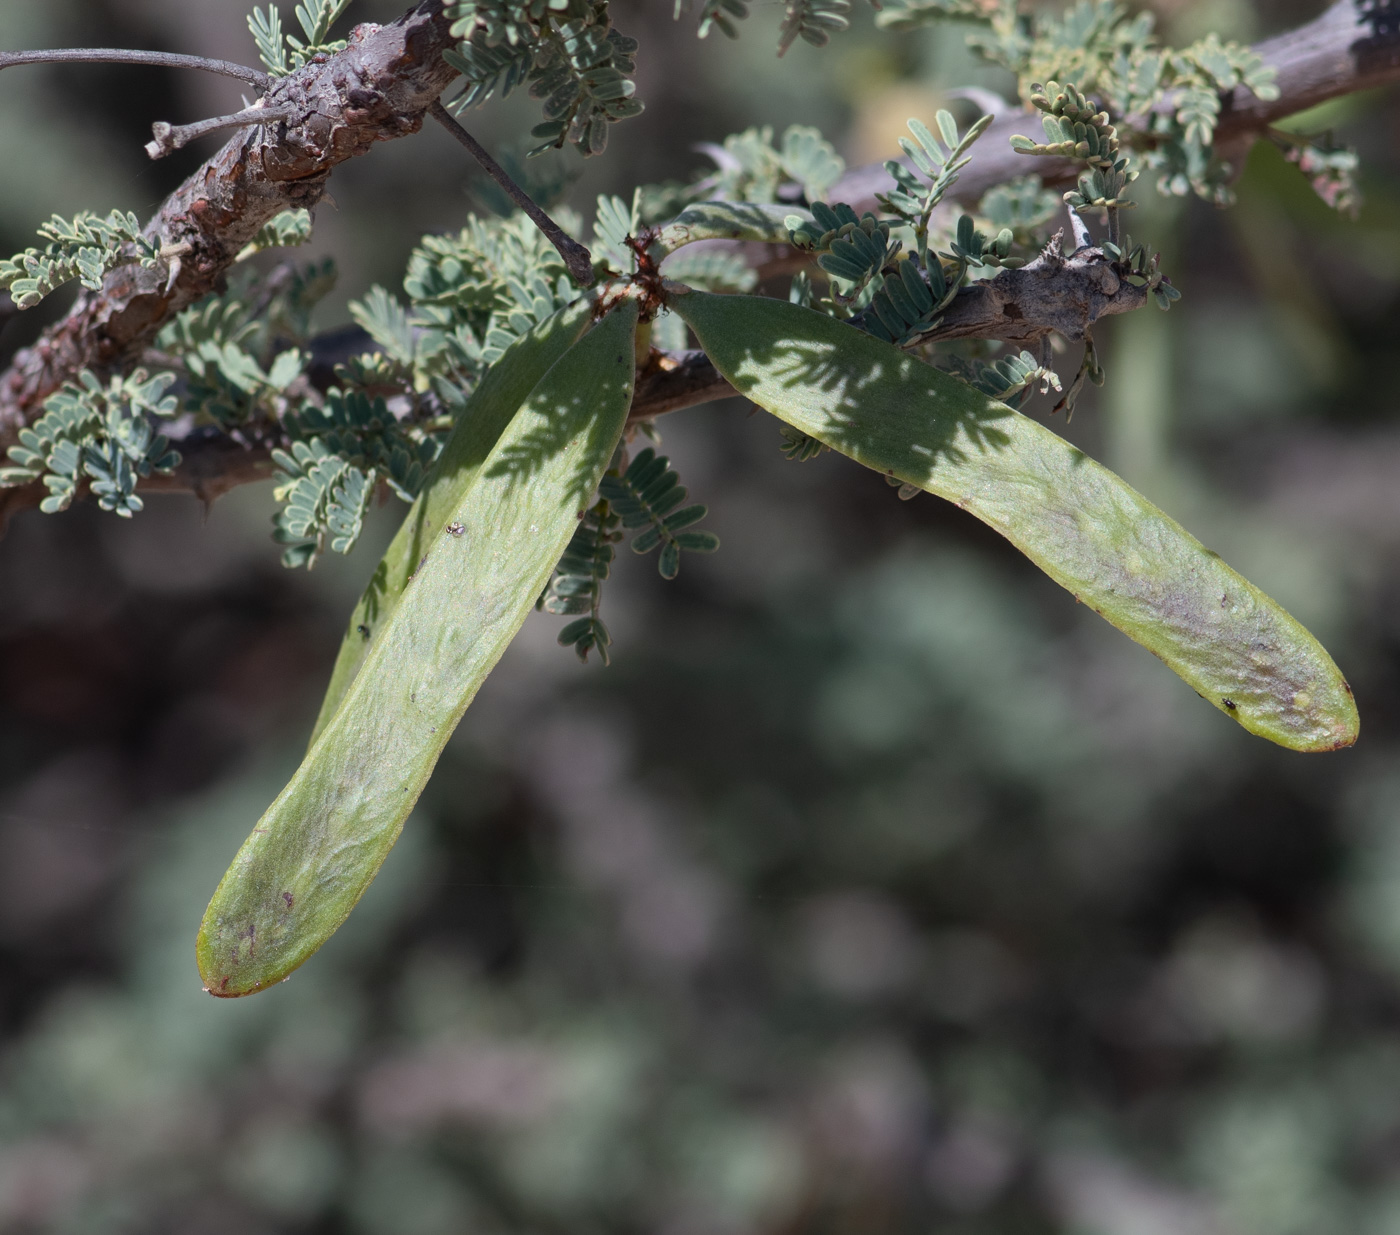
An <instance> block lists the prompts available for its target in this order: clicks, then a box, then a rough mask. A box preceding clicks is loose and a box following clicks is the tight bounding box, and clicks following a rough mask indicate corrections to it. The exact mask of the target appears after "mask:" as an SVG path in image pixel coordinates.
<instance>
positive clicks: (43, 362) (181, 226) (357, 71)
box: [0, 0, 457, 455]
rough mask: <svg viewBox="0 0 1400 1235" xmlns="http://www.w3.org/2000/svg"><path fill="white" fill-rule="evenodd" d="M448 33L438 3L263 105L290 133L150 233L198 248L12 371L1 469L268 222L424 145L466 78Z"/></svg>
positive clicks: (58, 331) (215, 284)
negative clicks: (330, 186)
mask: <svg viewBox="0 0 1400 1235" xmlns="http://www.w3.org/2000/svg"><path fill="white" fill-rule="evenodd" d="M448 25H449V23H448V21H447V19H446V18H445V17H444V15H443V5H442V3H441V0H426V2H425V3H421V4H418V5H417V6H415V7H414V8H413V9H412V10H411V11H410V12H409V13H407V14H406V15H405V16H404V17H402V18H400V19H399V20H398V21H396V22H394V23H392V24H391V25H388V26H374V25H362V26H358V27H356V29H355V30H354V32H353V33H352V34H351V37H350V45H349V46H348V47H347V48H346V49H345V50H344V51H342V52H340V53H338V54H337V55H335V56H332V57H324V58H322V59H321V62H320V63H313V64H308V65H307V66H305V67H304V68H302V69H300V70H299V71H297V72H296V73H293V74H291V75H290V76H288V77H284V78H281V79H280V80H276V81H274V82H273V83H272V85H271V88H270V89H269V90H268V92H267V94H266V95H265V96H264V98H263V100H261V102H262V104H263V106H264V107H265V108H267V109H269V110H271V109H277V110H283V111H288V112H290V113H291V114H292V116H293V119H291V120H290V121H286V122H283V123H280V124H275V125H267V126H262V127H258V128H250V129H245V130H242V131H240V132H239V133H238V135H237V136H235V137H234V138H233V140H231V141H230V142H228V144H227V145H225V146H224V148H223V149H222V150H220V151H219V153H218V154H216V155H215V156H214V157H213V158H212V159H210V160H209V161H208V162H207V163H206V164H205V165H204V166H203V167H201V168H200V169H199V171H197V172H195V174H194V175H193V176H191V177H190V178H189V179H188V180H187V181H185V183H184V184H183V185H181V186H180V188H179V189H178V190H176V192H175V193H173V194H172V195H171V196H170V197H169V198H168V199H167V200H166V202H165V204H164V205H163V206H162V207H161V210H160V213H159V214H157V215H156V217H155V218H154V219H152V220H151V222H150V224H149V225H148V226H147V228H146V234H147V235H148V236H150V237H151V238H153V239H157V238H158V239H159V240H160V242H161V243H162V245H165V246H170V247H171V248H179V247H183V246H186V245H187V246H189V247H188V251H187V252H185V253H184V255H183V256H182V257H181V258H180V259H179V262H178V266H172V267H164V268H162V267H157V268H155V269H152V270H145V269H142V268H141V267H140V266H136V265H133V266H124V267H121V268H119V269H118V270H115V271H113V272H112V273H111V274H110V275H109V276H108V277H107V280H106V282H105V284H104V286H103V288H102V290H101V291H100V292H88V293H84V294H83V295H82V296H80V297H79V299H78V302H77V304H75V305H74V307H73V310H72V312H70V313H69V314H68V316H67V317H66V318H65V319H64V320H63V321H62V322H59V323H58V324H57V325H56V326H54V327H52V328H51V329H50V330H48V331H47V332H46V333H45V334H44V336H43V337H42V338H41V339H40V340H39V342H38V343H36V344H35V345H34V346H33V347H31V348H28V349H26V350H25V351H22V352H20V353H19V354H18V355H17V356H16V357H15V358H14V361H13V362H12V364H11V365H10V368H9V371H8V372H7V373H6V374H5V376H4V378H3V380H2V381H0V455H3V453H4V450H5V449H6V448H7V447H8V446H9V445H10V444H11V443H12V442H13V441H14V435H15V433H16V432H17V430H18V429H19V428H20V427H21V426H23V425H24V424H25V423H27V422H28V421H30V420H32V419H34V417H35V416H36V415H37V414H38V412H39V409H40V408H41V407H42V404H43V401H44V400H45V399H46V398H47V397H48V396H49V395H51V394H52V393H53V392H54V391H55V390H57V389H58V388H59V387H60V386H62V385H63V383H64V382H66V381H69V380H71V379H72V378H73V377H74V376H75V375H76V374H77V373H78V372H79V371H81V370H82V369H84V368H92V369H97V370H103V369H111V368H115V367H119V366H121V365H122V364H123V363H125V362H127V361H129V360H130V359H132V358H134V357H135V356H138V355H139V354H140V352H141V350H142V349H143V348H144V347H145V346H146V345H147V344H148V343H149V342H150V341H151V339H152V338H153V337H154V336H155V334H156V332H157V331H158V330H159V329H160V327H161V326H163V325H164V324H165V323H166V322H167V321H168V320H169V319H170V318H171V317H172V316H173V315H174V314H176V313H178V312H179V311H180V310H182V309H184V308H186V307H188V306H189V305H191V304H193V303H194V302H195V301H197V300H199V299H201V298H202V297H204V296H206V295H208V294H209V293H210V292H212V291H216V290H217V289H218V288H219V286H220V284H221V282H222V279H223V277H224V274H225V272H226V271H227V270H228V268H229V267H230V266H231V265H232V264H233V261H234V259H235V257H236V256H237V255H238V253H239V251H240V250H241V249H242V248H243V247H244V246H245V245H246V244H247V243H248V242H249V241H251V240H252V239H253V237H254V236H256V235H257V233H258V231H259V230H260V229H261V228H262V226H263V225H264V224H265V223H267V222H268V221H269V220H270V219H272V218H273V217H274V216H276V215H278V214H280V213H281V212H282V211H284V210H289V209H293V208H296V207H307V208H311V207H314V206H315V205H316V204H317V203H318V202H319V201H320V200H321V198H322V196H323V195H324V194H325V191H326V182H327V180H328V179H329V178H330V174H331V171H332V170H333V169H334V168H335V167H336V165H337V164H339V163H343V162H344V161H345V160H346V159H350V158H354V157H355V156H356V155H361V154H364V153H366V152H367V151H368V150H369V149H370V148H371V147H372V146H373V145H374V144H375V143H376V142H380V141H388V140H390V139H392V138H396V137H403V136H405V135H406V134H409V133H416V132H417V131H418V130H419V129H420V128H421V127H422V124H423V116H424V114H425V113H426V112H427V110H428V108H430V107H431V106H432V104H433V103H434V102H435V101H436V100H437V97H438V96H439V95H440V94H441V93H442V92H443V90H444V89H446V88H447V86H448V85H449V84H450V82H451V81H452V79H453V78H454V77H455V76H456V75H457V74H456V71H455V70H454V69H452V68H451V67H450V66H449V65H448V64H447V63H446V61H445V60H444V59H443V57H442V52H443V51H444V49H446V48H448V47H450V46H452V45H453V43H454V40H453V39H452V38H451V36H450V35H449V33H448ZM172 273H173V274H174V277H173V278H171V274H172Z"/></svg>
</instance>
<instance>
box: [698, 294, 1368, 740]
mask: <svg viewBox="0 0 1400 1235" xmlns="http://www.w3.org/2000/svg"><path fill="white" fill-rule="evenodd" d="M670 308H671V309H672V311H673V312H675V313H678V314H679V315H680V316H681V317H682V318H683V319H684V320H685V321H686V323H687V324H688V325H689V326H690V328H691V329H692V330H694V331H695V334H696V337H697V338H698V339H699V340H700V346H701V347H703V348H704V349H705V352H706V354H707V355H708V356H709V357H710V359H711V360H712V361H713V362H714V364H715V367H716V368H718V369H719V371H720V372H721V373H723V374H724V376H725V377H726V378H727V379H728V380H729V381H730V382H731V383H732V384H733V386H734V387H735V389H736V390H738V391H740V392H741V393H742V394H743V395H744V396H745V397H747V398H749V399H752V400H753V401H754V402H755V403H757V404H758V405H759V407H761V408H764V409H765V410H766V411H769V412H772V413H773V415H775V416H777V417H779V418H780V419H782V420H785V421H787V422H788V423H789V424H791V425H793V426H795V427H796V428H798V429H801V430H802V432H804V433H806V434H809V435H810V436H811V437H814V438H816V439H817V440H818V441H821V442H824V443H825V444H826V445H828V446H830V447H831V448H832V449H833V450H839V451H840V452H841V453H842V454H846V455H849V456H850V457H851V458H853V459H855V460H857V461H858V462H860V463H863V464H865V466H866V467H870V468H874V469H875V470H876V471H879V472H883V473H885V474H886V475H889V476H893V477H895V478H897V479H899V480H901V481H904V482H905V483H907V484H911V485H917V486H918V487H919V488H921V489H925V490H927V491H928V492H929V493H934V494H937V495H938V496H939V497H943V498H947V499H948V500H949V501H951V502H955V503H956V504H957V505H958V506H961V507H962V508H963V509H964V510H966V511H968V512H969V513H970V514H973V515H976V516H977V518H979V519H981V520H982V521H983V522H984V523H986V524H988V525H989V526H991V527H993V528H995V529H996V530H997V531H998V532H1000V533H1001V534H1002V535H1003V536H1005V537H1006V538H1007V539H1008V540H1010V541H1011V543H1012V544H1014V545H1015V546H1016V547H1017V548H1018V549H1020V550H1021V552H1022V553H1024V554H1025V555H1026V556H1027V557H1029V558H1030V559H1031V561H1033V562H1034V563H1035V564H1036V565H1037V566H1039V567H1040V568H1041V569H1042V570H1043V571H1045V573H1046V574H1048V575H1049V576H1050V577H1051V578H1052V579H1054V580H1055V582H1056V583H1059V584H1061V585H1062V586H1063V587H1066V588H1068V589H1069V590H1070V591H1071V592H1073V593H1074V595H1075V598H1076V599H1077V600H1081V601H1083V602H1084V603H1085V604H1087V605H1089V606H1090V607H1092V608H1093V609H1094V610H1095V611H1096V612H1098V613H1099V614H1100V615H1102V616H1103V617H1104V618H1106V619H1107V620H1108V621H1109V622H1111V623H1112V624H1113V625H1114V626H1116V627H1118V629H1119V630H1121V631H1123V632H1124V633H1125V634H1127V635H1128V636H1130V637H1131V638H1133V639H1135V640H1136V641H1137V642H1138V643H1141V644H1142V645H1143V646H1144V647H1145V648H1147V649H1148V650H1149V651H1151V652H1153V653H1155V654H1156V655H1157V656H1159V657H1161V659H1162V660H1164V661H1165V662H1166V663H1167V664H1168V665H1169V666H1170V667H1171V668H1172V669H1173V670H1174V671H1175V672H1176V673H1178V674H1179V675H1180V676H1181V677H1182V678H1184V679H1185V680H1186V682H1187V683H1189V684H1190V685H1191V686H1192V687H1193V688H1194V689H1195V690H1196V691H1197V693H1199V694H1200V695H1201V696H1202V697H1203V698H1205V699H1207V700H1209V701H1210V702H1211V703H1212V704H1214V705H1215V706H1216V707H1217V708H1219V709H1220V710H1221V711H1223V712H1225V713H1226V714H1227V715H1229V716H1232V717H1234V718H1235V720H1237V721H1239V722H1240V724H1242V725H1243V726H1244V727H1245V728H1246V729H1248V730H1249V731H1250V732H1251V733H1256V734H1258V735H1259V736H1260V737H1265V738H1268V739H1269V740H1270V741H1272V742H1277V743H1278V744H1279V745H1281V746H1287V747H1289V748H1291V749H1293V750H1303V751H1322V750H1336V749H1338V748H1339V747H1343V746H1350V745H1351V744H1352V743H1353V742H1355V741H1356V736H1357V731H1358V728H1359V726H1360V720H1359V718H1358V716H1357V712H1356V704H1355V701H1354V700H1353V699H1352V696H1351V688H1350V687H1349V686H1348V685H1347V683H1346V679H1345V678H1343V677H1342V675H1341V672H1340V671H1339V670H1338V668H1337V666H1336V665H1335V664H1334V663H1333V661H1332V658H1331V657H1330V656H1328V654H1327V652H1326V651H1325V650H1324V649H1323V647H1322V646H1321V644H1319V643H1318V641H1317V640H1316V639H1315V638H1313V636H1312V635H1311V634H1310V633H1309V632H1308V631H1307V630H1305V629H1304V628H1303V627H1302V626H1301V625H1300V624H1299V623H1298V622H1297V621H1296V620H1295V619H1294V618H1293V617H1291V616H1290V615H1289V614H1288V613H1287V612H1285V611H1284V609H1283V608H1282V607H1281V606H1279V605H1278V604H1277V603H1276V602H1275V601H1273V600H1271V599H1270V598H1269V597H1268V596H1266V595H1264V593H1263V592H1261V591H1260V590H1259V589H1258V588H1256V587H1255V586H1254V585H1253V584H1251V583H1250V582H1249V581H1248V580H1246V579H1244V578H1242V577H1241V576H1240V575H1238V574H1237V573H1236V572H1235V571H1233V570H1231V569H1230V568H1229V567H1228V566H1227V565H1225V563H1224V562H1223V561H1221V559H1220V557H1219V556H1218V555H1217V554H1215V553H1212V552H1211V551H1210V550H1209V549H1206V548H1205V547H1204V546H1203V545H1201V543H1200V542H1199V541H1198V540H1196V539H1195V538H1194V537H1193V536H1191V535H1190V534H1189V533H1188V532H1186V531H1185V530H1184V529H1183V528H1182V527H1181V525H1180V524H1178V523H1177V522H1176V521H1175V520H1173V519H1171V518H1169V517H1168V516H1167V515H1165V514H1163V513H1162V512H1161V511H1160V510H1158V509H1157V508H1156V507H1155V506H1153V505H1152V503H1151V502H1149V501H1147V499H1146V498H1144V497H1143V496H1142V495H1141V494H1139V493H1137V492H1136V491H1135V490H1133V489H1132V488H1130V487H1129V486H1128V485H1127V484H1126V483H1125V482H1124V481H1123V480H1122V479H1120V478H1119V477H1118V476H1116V475H1114V473H1112V472H1110V471H1109V470H1108V469H1107V468H1105V467H1103V466H1101V465H1100V464H1098V463H1096V462H1094V460H1093V459H1091V458H1089V457H1088V456H1087V455H1086V454H1084V452H1083V451H1081V450H1079V449H1077V448H1076V447H1074V446H1072V445H1070V444H1069V443H1068V442H1066V441H1065V440H1064V439H1063V438H1062V437H1060V436H1059V435H1057V434H1055V433H1052V432H1051V431H1050V430H1049V429H1046V428H1044V427H1043V426H1041V425H1039V424H1037V423H1036V422H1035V421H1033V420H1031V419H1029V418H1028V417H1025V416H1022V415H1020V414H1019V413H1017V412H1014V411H1012V410H1011V408H1009V407H1007V406H1006V405H1005V404H1002V403H998V402H996V401H995V400H993V399H989V398H988V397H987V396H985V395H983V394H980V393H979V392H977V391H976V390H973V389H972V388H971V387H969V386H967V385H965V384H964V383H962V382H959V381H958V380H957V379H955V378H953V377H950V376H949V375H948V374H946V373H941V372H939V371H938V370H937V369H934V368H932V367H930V366H929V365H926V364H924V363H923V362H922V361H920V360H918V359H916V358H915V357H913V356H909V355H907V354H905V353H904V352H901V351H900V350H899V349H898V348H895V347H892V346H891V345H889V344H887V343H882V342H881V341H880V340H878V339H875V338H872V337H871V336H870V335H867V334H863V333H861V332H860V331H857V330H855V329H853V328H852V327H850V326H847V325H844V324H843V323H841V322H837V321H833V320H832V319H831V318H829V317H824V316H823V315H821V314H820V313H814V312H812V311H811V310H809V309H804V308H801V307H800V306H797V305H792V304H787V303H785V302H782V301H778V300H770V299H765V298H763V297H758V296H715V295H709V294H707V293H704V292H686V293H683V294H679V295H675V296H673V297H672V299H671V301H670Z"/></svg>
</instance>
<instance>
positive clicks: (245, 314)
mask: <svg viewBox="0 0 1400 1235" xmlns="http://www.w3.org/2000/svg"><path fill="white" fill-rule="evenodd" d="M335 279H336V274H335V266H334V264H333V263H332V262H330V261H325V262H320V263H312V264H310V265H307V266H302V267H296V266H290V265H289V266H281V267H278V268H277V270H276V271H274V272H273V274H272V275H271V276H269V278H268V279H267V280H266V281H261V280H259V279H258V278H257V276H256V275H254V274H252V273H248V274H244V275H241V276H238V277H235V278H234V279H232V280H230V286H229V289H228V290H227V291H226V292H224V293H223V294H222V295H215V296H209V297H206V298H205V299H204V300H202V301H200V302H199V303H198V304H196V305H193V306H191V307H190V308H188V309H186V310H185V311H184V312H183V313H181V314H179V315H178V316H177V317H176V318H175V320H174V321H172V322H171V323H170V324H169V325H167V326H166V327H165V328H164V329H163V330H162V331H161V333H160V335H159V336H158V339H157V346H158V347H159V349H160V351H161V352H162V354H164V355H165V356H168V357H170V358H171V359H172V360H174V361H177V362H178V363H180V364H181V365H183V366H184V369H185V377H186V381H185V389H184V393H183V399H182V403H183V407H184V410H185V411H187V412H190V413H192V414H194V415H195V416H198V417H200V418H202V419H207V420H209V421H212V422H213V423H215V424H217V425H218V426H220V427H221V428H223V429H225V430H233V429H245V428H248V427H252V426H259V425H264V424H275V423H277V422H279V421H280V419H281V417H282V415H283V413H284V412H285V411H286V410H287V409H288V407H290V406H291V405H292V404H293V403H294V402H295V401H296V399H297V398H298V397H299V396H298V395H297V393H296V392H295V390H293V387H295V386H296V384H297V383H298V381H299V379H300V378H301V375H302V371H303V370H304V368H305V366H306V361H307V352H306V351H305V347H306V344H307V343H308V341H309V339H310V335H311V314H312V312H313V311H314V309H315V307H316V305H317V304H318V303H319V302H320V301H321V300H322V299H323V298H324V297H325V296H326V295H327V294H328V293H329V292H330V291H331V289H332V288H333V287H334V286H335Z"/></svg>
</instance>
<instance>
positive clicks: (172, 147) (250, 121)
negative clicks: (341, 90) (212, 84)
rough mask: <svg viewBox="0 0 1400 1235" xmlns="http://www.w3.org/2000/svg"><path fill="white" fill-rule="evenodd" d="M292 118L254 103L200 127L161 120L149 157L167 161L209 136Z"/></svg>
mask: <svg viewBox="0 0 1400 1235" xmlns="http://www.w3.org/2000/svg"><path fill="white" fill-rule="evenodd" d="M291 118H292V113H291V112H289V111H287V110H285V109H283V108H276V107H263V106H262V104H261V103H254V104H253V106H252V107H245V108H244V109H243V110H242V111H241V112H235V113H234V114H233V115H231V116H215V117H214V118H213V119H211V120H201V121H199V122H198V123H197V124H181V125H170V124H167V123H166V122H165V121H164V120H157V121H156V122H155V123H154V124H153V125H151V132H152V133H153V134H154V140H153V141H150V142H147V143H146V153H147V154H148V155H150V156H151V158H152V159H163V158H165V156H166V155H168V154H174V153H175V151H177V150H180V149H182V148H183V147H185V146H187V145H189V143H190V142H192V141H194V139H195V138H196V137H203V136H204V135H205V134H206V133H218V132H220V131H222V130H223V129H241V128H246V127H248V126H249V125H254V124H276V123H280V122H281V121H284V120H290V119H291Z"/></svg>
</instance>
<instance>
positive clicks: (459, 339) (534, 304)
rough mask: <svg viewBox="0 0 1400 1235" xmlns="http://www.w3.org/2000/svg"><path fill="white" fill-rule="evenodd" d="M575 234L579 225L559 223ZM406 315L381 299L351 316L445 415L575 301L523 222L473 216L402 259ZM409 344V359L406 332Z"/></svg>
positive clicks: (558, 267) (559, 267) (553, 259)
mask: <svg viewBox="0 0 1400 1235" xmlns="http://www.w3.org/2000/svg"><path fill="white" fill-rule="evenodd" d="M559 218H560V222H561V226H564V227H566V228H569V229H570V230H576V229H577V226H578V221H577V219H576V218H575V217H574V216H573V215H571V214H568V213H563V212H561V213H560V215H559ZM404 290H405V291H406V292H407V293H408V296H409V300H410V302H411V304H410V309H409V310H408V311H407V322H406V323H405V320H404V314H405V311H404V310H403V309H402V307H401V306H398V305H397V302H394V301H393V298H392V297H390V296H388V294H387V293H384V292H378V293H374V292H372V293H371V298H370V299H368V300H366V301H364V302H361V303H360V304H358V305H353V306H352V309H351V311H352V313H354V314H355V316H356V320H357V321H358V322H360V324H361V325H362V326H364V328H365V329H366V330H368V331H369V332H370V334H371V335H372V336H373V337H374V338H375V340H376V341H377V342H379V343H380V344H381V345H382V346H385V347H388V348H393V349H395V351H394V352H391V354H397V355H398V356H401V357H404V359H405V363H408V362H409V360H411V363H412V368H413V379H412V380H413V385H414V387H415V388H416V389H425V388H431V389H433V390H434V391H435V393H436V394H437V395H438V397H439V398H440V399H441V400H443V402H444V403H445V404H446V405H447V406H448V407H449V408H458V407H460V406H461V405H462V403H463V401H464V400H465V398H466V395H467V393H468V392H469V391H470V390H471V388H472V387H473V386H474V385H475V383H476V382H477V381H478V380H479V379H480V377H481V374H482V372H483V371H484V370H485V368H486V366H487V365H489V364H491V363H492V362H493V361H494V360H496V359H497V358H498V357H499V356H501V355H502V353H503V352H504V351H505V349H506V348H508V347H509V346H510V345H511V343H512V342H514V340H516V339H518V338H520V337H521V336H522V335H524V334H525V333H527V332H528V331H529V330H530V329H532V328H533V327H534V326H535V325H537V324H538V323H540V322H543V321H545V320H546V319H548V318H549V317H550V316H552V315H553V314H554V312H555V311H556V310H557V309H559V308H561V307H562V306H564V305H566V304H571V303H572V302H573V301H574V300H576V299H577V298H578V295H579V289H578V288H577V286H576V285H575V284H574V282H573V280H572V279H570V278H569V276H568V273H567V272H566V271H565V269H564V265H563V263H562V262H561V261H560V259H559V255H558V253H556V252H555V250H554V248H553V247H552V246H551V245H550V243H549V241H548V240H546V239H545V238H544V237H543V236H542V235H541V234H540V232H539V231H538V229H536V228H535V226H534V225H533V224H532V223H531V222H530V221H529V219H528V218H526V217H525V216H524V215H523V214H516V215H513V216H511V217H510V218H507V219H479V218H476V217H471V218H469V219H468V222H467V225H466V227H464V228H463V229H462V230H461V231H460V232H458V233H456V234H455V235H446V236H425V237H424V238H423V241H422V243H421V244H420V245H419V247H418V248H417V249H415V250H414V252H413V254H412V255H411V257H410V258H409V263H408V272H407V274H406V275H405V277H404ZM410 330H411V331H412V335H413V347H412V355H411V357H408V356H407V351H408V337H409V331H410Z"/></svg>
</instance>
